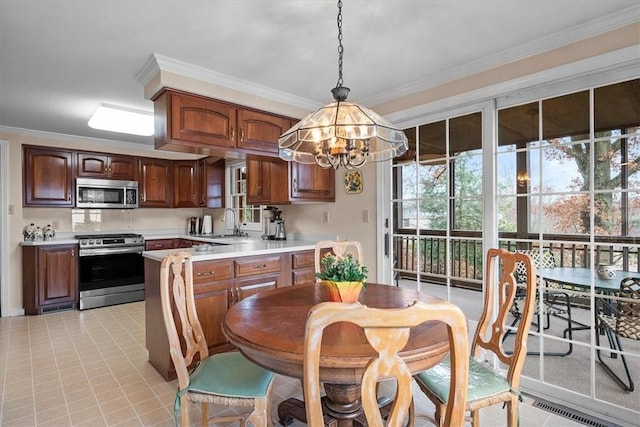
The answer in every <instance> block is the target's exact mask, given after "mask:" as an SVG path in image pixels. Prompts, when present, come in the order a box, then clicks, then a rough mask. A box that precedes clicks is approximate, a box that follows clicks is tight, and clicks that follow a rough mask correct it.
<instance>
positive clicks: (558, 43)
mask: <svg viewBox="0 0 640 427" xmlns="http://www.w3.org/2000/svg"><path fill="white" fill-rule="evenodd" d="M637 22H640V7H637V6H631V7H628V8H625V9H622V10H620V11H618V12H616V13H613V14H609V15H605V16H602V17H600V18H597V19H594V20H591V21H588V22H585V23H582V24H579V25H577V26H574V27H571V28H567V29H566V30H562V31H559V32H556V33H553V34H549V35H546V36H545V37H542V38H539V39H536V40H532V41H530V42H528V43H525V44H522V45H519V46H517V47H514V48H511V49H507V50H504V51H502V52H499V53H497V54H494V55H490V56H487V57H484V58H481V59H479V60H477V61H472V62H469V63H467V64H464V65H461V66H459V67H456V68H452V69H449V70H446V71H443V72H441V73H437V74H433V75H430V76H427V77H424V78H422V79H419V80H417V81H415V82H413V83H408V84H406V85H402V86H398V87H397V88H394V89H393V90H390V91H387V92H382V93H379V94H377V95H374V96H371V97H368V98H365V99H362V100H361V103H362V104H363V105H379V104H383V103H385V102H389V101H393V100H396V99H398V98H402V97H404V96H408V95H412V94H414V93H416V92H421V91H423V90H426V89H429V88H432V87H437V86H440V85H443V84H445V83H448V82H450V81H453V80H457V79H460V78H464V77H468V76H472V75H474V74H477V73H481V72H484V71H487V70H491V69H493V68H496V67H498V66H501V65H505V64H508V63H511V62H515V61H518V60H520V59H524V58H528V57H530V56H534V55H537V54H540V53H543V52H547V51H550V50H553V49H557V48H560V47H562V46H565V45H568V44H571V43H574V42H577V41H580V40H583V39H586V38H589V37H592V36H595V35H598V34H603V33H606V32H608V31H611V30H615V29H617V28H621V27H624V26H626V25H630V24H634V23H637Z"/></svg>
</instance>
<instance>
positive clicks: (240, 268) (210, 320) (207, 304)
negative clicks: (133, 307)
mask: <svg viewBox="0 0 640 427" xmlns="http://www.w3.org/2000/svg"><path fill="white" fill-rule="evenodd" d="M289 256H290V254H289V253H282V254H274V255H259V256H246V257H239V258H226V259H215V260H207V261H196V262H194V263H193V290H194V298H195V303H196V311H197V313H198V319H199V320H200V323H201V324H202V329H203V333H204V336H205V339H206V341H207V346H208V348H209V353H210V354H215V353H220V352H223V351H228V350H230V349H232V348H233V346H232V345H231V344H229V343H228V342H227V340H226V338H225V336H224V334H223V333H222V319H223V318H224V316H225V314H226V313H227V310H228V309H229V307H231V306H232V305H233V304H235V303H237V302H238V301H240V300H242V299H244V298H247V297H249V296H251V295H253V294H255V293H257V292H261V291H264V290H268V289H275V288H276V287H280V286H287V285H288V283H287V282H288V280H287V279H288V274H289V268H290V261H289V259H290V258H289ZM145 319H146V328H145V331H146V345H147V350H148V352H149V362H150V363H151V364H152V365H153V366H154V367H155V368H156V369H157V370H158V372H159V373H160V374H161V375H162V376H163V377H164V378H165V379H167V380H169V379H174V378H175V370H174V369H173V364H172V363H171V358H170V356H169V343H168V340H167V336H166V331H165V329H164V328H159V327H158V326H157V325H159V324H163V318H162V306H161V304H160V262H159V261H154V260H151V259H148V258H146V259H145ZM174 319H176V321H177V322H179V319H178V317H177V316H176V315H175V314H174ZM179 327H180V326H179V324H178V328H179Z"/></svg>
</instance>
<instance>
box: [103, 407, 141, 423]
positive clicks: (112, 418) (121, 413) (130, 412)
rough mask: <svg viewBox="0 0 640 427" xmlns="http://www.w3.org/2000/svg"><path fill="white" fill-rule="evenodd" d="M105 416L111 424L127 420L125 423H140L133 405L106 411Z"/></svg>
mask: <svg viewBox="0 0 640 427" xmlns="http://www.w3.org/2000/svg"><path fill="white" fill-rule="evenodd" d="M104 418H105V420H107V424H108V425H110V426H113V425H118V424H123V423H125V422H126V424H123V425H139V420H138V416H137V414H136V411H135V409H133V408H132V407H131V406H125V407H121V408H120V409H118V410H116V411H112V412H105V414H104Z"/></svg>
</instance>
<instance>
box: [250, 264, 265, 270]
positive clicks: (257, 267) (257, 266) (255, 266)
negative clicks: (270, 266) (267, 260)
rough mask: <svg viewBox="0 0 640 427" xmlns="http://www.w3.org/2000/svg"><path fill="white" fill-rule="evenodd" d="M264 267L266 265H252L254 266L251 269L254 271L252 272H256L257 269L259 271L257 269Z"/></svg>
mask: <svg viewBox="0 0 640 427" xmlns="http://www.w3.org/2000/svg"><path fill="white" fill-rule="evenodd" d="M266 267H267V264H262V265H254V266H253V269H254V270H257V269H259V268H266Z"/></svg>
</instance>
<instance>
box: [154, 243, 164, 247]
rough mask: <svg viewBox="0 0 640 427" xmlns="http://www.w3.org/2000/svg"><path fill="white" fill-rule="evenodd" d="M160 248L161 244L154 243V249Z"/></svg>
mask: <svg viewBox="0 0 640 427" xmlns="http://www.w3.org/2000/svg"><path fill="white" fill-rule="evenodd" d="M161 247H162V243H156V244H155V246H154V248H161Z"/></svg>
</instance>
